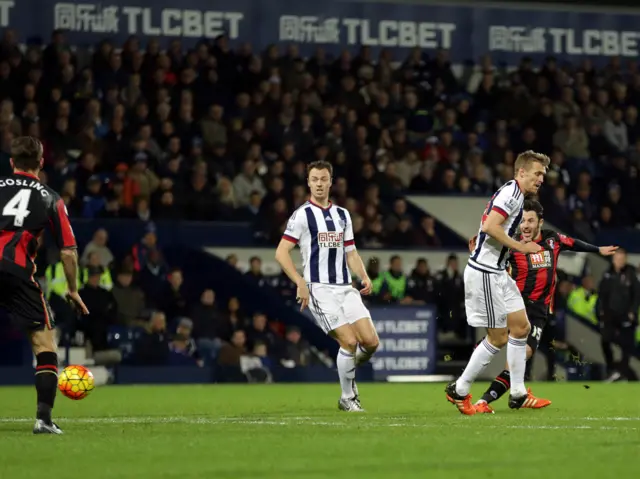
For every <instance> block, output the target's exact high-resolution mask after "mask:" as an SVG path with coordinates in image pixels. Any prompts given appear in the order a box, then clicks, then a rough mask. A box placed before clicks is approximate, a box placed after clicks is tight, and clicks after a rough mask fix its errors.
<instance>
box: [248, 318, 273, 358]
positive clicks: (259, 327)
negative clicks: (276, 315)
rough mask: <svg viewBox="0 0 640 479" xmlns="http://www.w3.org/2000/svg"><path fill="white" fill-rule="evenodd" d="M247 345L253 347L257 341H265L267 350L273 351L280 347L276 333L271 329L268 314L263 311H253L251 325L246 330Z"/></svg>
mask: <svg viewBox="0 0 640 479" xmlns="http://www.w3.org/2000/svg"><path fill="white" fill-rule="evenodd" d="M245 333H246V336H247V347H248V348H249V349H253V347H254V345H255V343H256V342H261V343H264V344H265V345H266V346H267V351H268V352H269V353H273V352H275V351H276V349H277V348H278V346H279V345H278V340H277V338H276V335H275V334H274V333H273V332H272V331H271V330H270V328H269V324H268V320H267V315H266V314H264V313H262V312H256V313H253V318H252V321H251V326H249V327H248V328H247V329H246V330H245Z"/></svg>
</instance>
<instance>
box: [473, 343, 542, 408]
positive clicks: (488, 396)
mask: <svg viewBox="0 0 640 479" xmlns="http://www.w3.org/2000/svg"><path fill="white" fill-rule="evenodd" d="M532 357H533V349H531V346H529V345H528V344H527V361H529V359H531V358H532ZM510 387H511V373H510V371H509V364H508V363H507V365H506V366H505V369H504V371H502V372H501V373H500V374H499V375H498V376H496V378H495V379H494V380H493V382H492V383H491V385H490V386H489V389H487V391H486V392H485V393H484V394H483V395H482V399H480V400H479V401H478V402H477V403H476V404H475V406H476V410H477V411H478V412H479V413H485V414H492V413H493V408H492V407H491V406H489V404H490V403H492V402H494V401H497V400H498V399H500V398H501V397H502V396H503V395H504V394H505V393H506V392H507V391H508V390H509V388H510ZM527 392H528V398H527V400H526V401H525V403H524V405H523V406H522V408H528V409H542V408H544V407H547V406H549V405H551V401H549V400H548V399H542V398H537V397H535V396H534V395H533V394H532V393H531V389H528V390H527Z"/></svg>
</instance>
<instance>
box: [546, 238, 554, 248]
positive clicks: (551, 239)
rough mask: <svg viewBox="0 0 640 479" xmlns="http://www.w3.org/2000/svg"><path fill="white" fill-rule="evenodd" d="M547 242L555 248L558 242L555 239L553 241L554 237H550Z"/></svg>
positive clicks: (550, 246)
mask: <svg viewBox="0 0 640 479" xmlns="http://www.w3.org/2000/svg"><path fill="white" fill-rule="evenodd" d="M547 244H548V245H549V248H551V249H554V248H555V244H556V242H555V241H553V238H549V239H548V240H547Z"/></svg>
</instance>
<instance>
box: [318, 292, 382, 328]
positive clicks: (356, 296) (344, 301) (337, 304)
mask: <svg viewBox="0 0 640 479" xmlns="http://www.w3.org/2000/svg"><path fill="white" fill-rule="evenodd" d="M308 286H309V311H311V314H312V315H313V318H314V319H315V322H316V324H317V325H318V327H320V329H322V330H323V331H324V332H325V334H328V333H329V332H331V331H333V330H334V329H337V328H339V327H340V326H344V325H345V324H353V323H355V322H356V321H358V320H359V319H362V318H371V313H369V310H368V309H367V307H366V306H365V305H364V303H363V302H362V296H360V291H358V290H357V289H355V288H353V287H352V286H349V285H344V286H343V285H336V284H320V283H311V284H308Z"/></svg>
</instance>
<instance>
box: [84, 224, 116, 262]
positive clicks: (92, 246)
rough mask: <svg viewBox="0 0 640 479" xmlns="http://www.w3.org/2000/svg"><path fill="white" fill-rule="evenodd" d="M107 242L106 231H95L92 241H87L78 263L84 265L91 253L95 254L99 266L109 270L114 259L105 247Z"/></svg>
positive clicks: (107, 235)
mask: <svg viewBox="0 0 640 479" xmlns="http://www.w3.org/2000/svg"><path fill="white" fill-rule="evenodd" d="M108 242H109V234H108V233H107V230H105V229H102V228H101V229H99V230H96V232H95V233H94V234H93V239H92V240H91V241H89V243H87V246H85V248H84V250H83V252H82V257H81V259H80V263H81V264H82V265H86V264H87V260H88V258H89V255H90V254H91V253H97V254H98V258H99V259H100V265H101V266H102V267H103V268H110V267H111V265H112V264H113V260H114V257H113V253H112V252H111V250H110V249H109V247H108V246H107V243H108Z"/></svg>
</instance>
